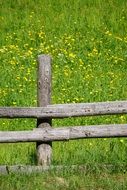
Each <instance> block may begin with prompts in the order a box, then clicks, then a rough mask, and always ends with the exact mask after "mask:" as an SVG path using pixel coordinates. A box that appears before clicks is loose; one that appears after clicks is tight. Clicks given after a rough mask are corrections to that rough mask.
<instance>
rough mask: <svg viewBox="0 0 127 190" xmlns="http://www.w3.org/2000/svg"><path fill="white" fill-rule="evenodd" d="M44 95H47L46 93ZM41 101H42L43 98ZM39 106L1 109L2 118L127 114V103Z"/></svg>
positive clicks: (0, 115)
mask: <svg viewBox="0 0 127 190" xmlns="http://www.w3.org/2000/svg"><path fill="white" fill-rule="evenodd" d="M44 94H46V91H45V92H44ZM45 97H46V96H45ZM47 97H48V96H47ZM39 99H40V100H42V99H41V96H40V98H39ZM48 99H49V98H48ZM44 104H46V103H44ZM38 105H41V106H42V107H29V108H27V107H19V108H18V107H0V118H38V119H39V118H41V119H43V118H50V119H51V118H66V117H81V116H94V115H111V114H127V101H114V102H95V103H77V104H56V105H55V104H54V105H47V106H46V107H44V106H43V104H42V103H41V104H38Z"/></svg>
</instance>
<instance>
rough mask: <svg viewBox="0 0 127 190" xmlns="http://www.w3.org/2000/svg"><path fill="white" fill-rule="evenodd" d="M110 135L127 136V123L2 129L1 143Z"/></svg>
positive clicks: (64, 139) (0, 133)
mask: <svg viewBox="0 0 127 190" xmlns="http://www.w3.org/2000/svg"><path fill="white" fill-rule="evenodd" d="M110 137H127V124H117V125H116V124H113V125H91V126H75V127H60V128H44V129H42V128H38V129H37V128H36V129H34V130H33V131H7V132H5V131H2V132H0V143H18V142H38V141H40V142H41V141H43V142H47V141H68V140H73V139H82V138H110Z"/></svg>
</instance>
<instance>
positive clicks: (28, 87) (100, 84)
mask: <svg viewBox="0 0 127 190" xmlns="http://www.w3.org/2000/svg"><path fill="white" fill-rule="evenodd" d="M126 10H127V1H126V0H112V1H111V0H104V1H102V0H77V1H74V0H69V1H67V0H63V1H60V0H26V1H23V0H13V1H12V0H5V1H4V0H1V1H0V30H1V31H0V33H1V39H0V106H36V105H37V61H36V59H37V56H38V55H39V54H49V55H50V56H51V57H52V104H54V103H60V104H61V103H80V102H102V101H116V100H127V80H126V77H127V74H126V72H127V14H126ZM109 123H110V124H111V123H112V124H119V123H121V124H124V123H127V116H126V115H117V116H116V115H114V116H100V117H98V116H96V117H84V118H75V119H72V118H70V119H63V120H53V127H59V126H73V125H94V124H109ZM35 127H36V121H35V120H32V119H14V120H6V119H0V130H2V131H3V130H27V129H33V128H35ZM35 147H36V145H35V143H24V144H22V143H19V144H0V165H5V164H8V165H14V164H26V165H35V164H36V155H35ZM126 157H127V139H126V138H116V139H106V138H104V139H90V140H77V141H70V142H63V143H61V142H57V143H53V158H52V164H53V165H68V166H71V165H72V164H79V165H80V164H81V165H82V164H87V165H90V166H91V170H90V171H88V172H83V171H75V172H74V171H69V170H67V171H61V172H54V173H53V172H48V173H46V174H45V173H44V174H32V175H18V174H12V175H9V176H1V177H0V189H1V190H3V189H7V190H8V189H10V190H12V189H15V190H16V189H21V190H23V189H30V190H33V189H35V190H40V189H73V190H74V189H80V190H81V189H82V190H83V189H84V190H85V189H86V190H87V189H100V190H101V189H115V190H116V189H126V187H127V173H126V165H127V162H126ZM96 164H102V165H103V164H113V165H116V168H117V170H114V171H112V170H111V171H109V170H104V171H102V170H98V169H97V167H95V165H96ZM121 165H123V169H121ZM92 167H93V168H94V169H92ZM124 167H125V168H124Z"/></svg>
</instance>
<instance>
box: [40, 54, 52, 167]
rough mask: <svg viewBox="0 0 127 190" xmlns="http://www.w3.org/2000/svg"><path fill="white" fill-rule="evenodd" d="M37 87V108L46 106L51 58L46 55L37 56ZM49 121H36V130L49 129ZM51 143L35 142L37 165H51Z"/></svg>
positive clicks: (49, 87) (45, 119)
mask: <svg viewBox="0 0 127 190" xmlns="http://www.w3.org/2000/svg"><path fill="white" fill-rule="evenodd" d="M37 83H38V85H37V96H38V97H37V98H38V106H39V107H42V106H47V105H48V104H50V101H51V58H50V56H48V55H39V56H38V82H37ZM51 122H52V121H51V119H48V118H44V119H38V120H37V127H38V128H50V127H51ZM51 155H52V143H51V142H46V143H45V142H41V143H40V142H37V162H38V165H43V166H49V165H50V163H51Z"/></svg>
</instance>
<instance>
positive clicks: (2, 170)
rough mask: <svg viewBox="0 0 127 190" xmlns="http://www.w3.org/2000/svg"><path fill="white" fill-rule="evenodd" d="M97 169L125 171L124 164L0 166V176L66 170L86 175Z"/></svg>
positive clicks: (126, 167)
mask: <svg viewBox="0 0 127 190" xmlns="http://www.w3.org/2000/svg"><path fill="white" fill-rule="evenodd" d="M96 168H98V170H102V171H105V170H106V172H107V170H108V171H110V170H111V171H112V170H114V171H116V170H119V171H122V170H127V166H126V165H125V164H117V165H116V164H115V165H114V164H113V165H112V164H94V165H90V164H86V165H85V164H84V165H71V166H69V165H57V166H55V165H52V166H31V165H12V166H8V165H2V166H0V175H8V174H13V173H23V174H31V173H42V172H46V171H52V170H53V171H55V172H59V171H62V170H67V171H69V172H70V171H74V172H75V171H77V170H78V171H80V170H81V171H82V172H85V173H86V174H87V173H88V172H90V171H91V172H93V171H95V169H96Z"/></svg>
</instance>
